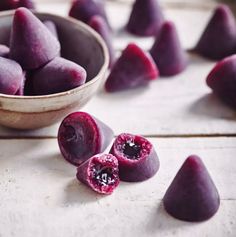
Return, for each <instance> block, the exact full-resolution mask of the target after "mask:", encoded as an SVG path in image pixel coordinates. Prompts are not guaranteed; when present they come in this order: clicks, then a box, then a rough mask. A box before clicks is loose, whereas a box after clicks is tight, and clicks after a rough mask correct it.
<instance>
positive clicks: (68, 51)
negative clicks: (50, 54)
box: [0, 11, 105, 81]
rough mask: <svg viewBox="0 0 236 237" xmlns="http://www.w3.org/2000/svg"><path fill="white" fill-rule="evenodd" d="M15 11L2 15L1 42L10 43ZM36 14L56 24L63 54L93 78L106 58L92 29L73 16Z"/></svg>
mask: <svg viewBox="0 0 236 237" xmlns="http://www.w3.org/2000/svg"><path fill="white" fill-rule="evenodd" d="M13 13H14V12H12V11H11V12H9V13H3V14H1V15H0V22H1V23H0V44H5V45H9V39H10V31H11V25H12V20H13ZM35 15H36V16H37V17H38V18H39V19H40V20H41V21H45V20H51V21H53V22H54V23H55V24H56V26H57V30H58V35H59V41H60V43H61V56H62V57H64V58H66V59H69V60H71V61H73V62H75V63H77V64H79V65H81V66H82V67H84V68H85V70H86V71H87V81H90V80H91V79H93V78H94V77H95V76H96V75H97V74H98V73H99V71H100V70H101V67H102V66H103V65H104V63H105V58H104V51H103V48H102V46H101V44H99V42H98V40H97V37H94V34H92V33H91V30H90V29H88V27H87V26H86V25H85V24H83V23H81V22H78V21H77V20H74V19H72V18H64V17H60V16H55V15H51V14H44V13H35Z"/></svg>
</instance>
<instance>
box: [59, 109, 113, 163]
mask: <svg viewBox="0 0 236 237" xmlns="http://www.w3.org/2000/svg"><path fill="white" fill-rule="evenodd" d="M113 136H114V134H113V131H112V130H111V129H110V128H109V127H108V126H107V125H106V124H104V123H103V122H101V121H100V120H98V119H96V118H94V117H93V116H91V115H90V114H88V113H85V112H75V113H72V114H70V115H68V116H67V117H66V118H65V119H64V120H63V121H62V123H61V125H60V128H59V131H58V143H59V147H60V150H61V153H62V155H63V156H64V158H65V159H66V160H67V161H69V162H70V163H72V164H74V165H76V166H79V165H80V164H82V163H83V162H84V161H86V160H88V159H89V158H90V157H92V156H93V155H95V154H98V153H101V152H103V151H104V150H105V149H106V148H107V146H108V145H109V143H110V142H111V140H112V138H113Z"/></svg>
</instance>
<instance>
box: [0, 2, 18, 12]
mask: <svg viewBox="0 0 236 237" xmlns="http://www.w3.org/2000/svg"><path fill="white" fill-rule="evenodd" d="M17 3H18V2H17V1H16V0H1V1H0V11H6V10H11V9H15V8H17Z"/></svg>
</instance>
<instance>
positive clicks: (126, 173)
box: [110, 133, 160, 182]
mask: <svg viewBox="0 0 236 237" xmlns="http://www.w3.org/2000/svg"><path fill="white" fill-rule="evenodd" d="M110 153H111V154H112V155H114V156H115V157H116V158H117V160H118V162H119V176H120V179H121V180H122V181H127V182H141V181H145V180H147V179H149V178H151V177H153V176H154V175H155V174H156V173H157V171H158V169H159V166H160V163H159V159H158V157H157V154H156V152H155V150H154V147H153V145H152V144H151V143H150V142H149V141H148V140H147V139H145V138H144V137H141V136H136V135H132V134H128V133H122V134H120V135H119V136H118V137H117V138H116V140H115V142H114V143H113V146H112V148H111V150H110Z"/></svg>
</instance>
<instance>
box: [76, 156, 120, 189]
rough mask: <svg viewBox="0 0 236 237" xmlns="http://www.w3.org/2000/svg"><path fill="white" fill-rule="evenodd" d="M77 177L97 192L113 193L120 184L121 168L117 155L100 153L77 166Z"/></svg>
mask: <svg viewBox="0 0 236 237" xmlns="http://www.w3.org/2000/svg"><path fill="white" fill-rule="evenodd" d="M77 179H78V180H79V181H81V182H82V183H84V184H86V185H87V186H88V187H90V188H91V189H92V190H94V191H95V192H98V193H101V194H111V193H112V192H113V190H114V189H115V188H116V187H117V186H118V184H119V169H118V161H117V159H116V157H114V156H113V155H111V154H98V155H95V156H93V157H91V158H90V159H88V160H87V161H85V162H84V163H83V164H81V165H80V166H79V167H78V168H77Z"/></svg>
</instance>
